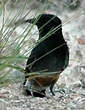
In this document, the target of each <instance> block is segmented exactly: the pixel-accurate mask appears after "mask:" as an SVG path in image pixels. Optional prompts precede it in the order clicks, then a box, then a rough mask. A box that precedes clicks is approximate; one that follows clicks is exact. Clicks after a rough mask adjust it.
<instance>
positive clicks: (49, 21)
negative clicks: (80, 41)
mask: <svg viewBox="0 0 85 110" xmlns="http://www.w3.org/2000/svg"><path fill="white" fill-rule="evenodd" d="M35 19H36V18H33V19H28V20H26V21H25V22H29V23H33V22H34V21H35ZM36 21H37V22H36ZM36 21H35V25H37V27H38V29H39V39H38V41H39V40H40V39H41V38H43V37H45V36H46V35H47V34H48V33H49V32H51V33H50V34H49V35H47V38H46V39H45V40H44V41H42V42H41V43H39V44H38V45H37V46H36V47H35V48H34V49H33V50H32V52H31V54H30V56H29V58H28V61H27V64H26V69H25V71H26V73H28V74H27V77H26V78H25V82H24V84H25V85H26V81H27V78H28V80H29V82H30V84H31V85H32V91H33V89H36V90H37V91H39V92H40V93H41V94H45V90H46V87H50V90H51V92H52V94H53V95H54V93H53V91H52V89H53V86H54V84H55V83H56V81H57V80H58V78H59V74H60V73H61V72H62V71H63V70H64V69H65V68H66V67H67V65H68V61H69V51H68V46H67V43H66V42H65V40H64V37H63V35H62V23H61V20H60V19H59V18H58V17H57V16H54V15H50V14H41V15H39V16H38V20H36ZM53 30H54V31H53ZM43 70H45V72H56V74H54V73H53V76H51V77H50V75H47V76H44V78H42V77H38V78H33V79H32V78H30V77H31V76H29V73H30V72H38V71H43ZM42 74H43V72H42ZM41 80H42V81H41ZM45 82H46V83H45ZM39 83H40V84H39ZM28 91H29V93H30V90H28ZM37 91H36V92H34V91H33V95H38V96H39V95H40V94H38V93H37Z"/></svg>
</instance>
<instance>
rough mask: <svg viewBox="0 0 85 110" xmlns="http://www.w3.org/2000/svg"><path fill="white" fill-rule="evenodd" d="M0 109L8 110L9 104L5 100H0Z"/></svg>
mask: <svg viewBox="0 0 85 110" xmlns="http://www.w3.org/2000/svg"><path fill="white" fill-rule="evenodd" d="M0 110H7V104H6V102H5V101H2V100H0Z"/></svg>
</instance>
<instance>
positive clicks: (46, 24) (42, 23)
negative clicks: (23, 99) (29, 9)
mask: <svg viewBox="0 0 85 110" xmlns="http://www.w3.org/2000/svg"><path fill="white" fill-rule="evenodd" d="M26 22H29V23H31V24H34V25H37V27H38V29H41V30H42V29H44V30H47V31H49V30H50V29H52V28H56V27H58V28H60V29H61V27H62V26H61V25H62V23H61V20H60V19H59V18H58V17H57V16H55V15H51V14H40V15H39V16H37V17H36V18H33V19H28V20H27V21H26Z"/></svg>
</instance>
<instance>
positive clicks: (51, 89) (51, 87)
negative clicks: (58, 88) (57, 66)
mask: <svg viewBox="0 0 85 110" xmlns="http://www.w3.org/2000/svg"><path fill="white" fill-rule="evenodd" d="M53 87H54V83H52V84H51V86H50V91H51V93H52V95H53V96H54V95H55V94H54V92H53Z"/></svg>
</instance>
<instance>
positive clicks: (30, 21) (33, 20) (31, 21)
mask: <svg viewBox="0 0 85 110" xmlns="http://www.w3.org/2000/svg"><path fill="white" fill-rule="evenodd" d="M25 22H28V23H31V24H33V23H34V22H35V18H33V19H27V20H26V21H25Z"/></svg>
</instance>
